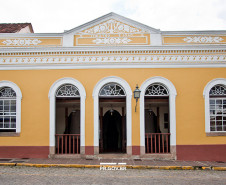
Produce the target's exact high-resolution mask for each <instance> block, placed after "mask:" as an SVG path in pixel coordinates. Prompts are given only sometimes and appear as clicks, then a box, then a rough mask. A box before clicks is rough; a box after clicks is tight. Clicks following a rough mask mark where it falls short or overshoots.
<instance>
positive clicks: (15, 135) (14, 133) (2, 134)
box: [0, 132, 20, 137]
mask: <svg viewBox="0 0 226 185" xmlns="http://www.w3.org/2000/svg"><path fill="white" fill-rule="evenodd" d="M19 136H20V133H16V132H0V137H19Z"/></svg>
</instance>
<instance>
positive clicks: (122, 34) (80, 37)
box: [74, 19, 150, 46]
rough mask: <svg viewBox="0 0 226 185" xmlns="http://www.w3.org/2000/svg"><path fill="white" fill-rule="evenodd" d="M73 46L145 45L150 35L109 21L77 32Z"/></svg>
mask: <svg viewBox="0 0 226 185" xmlns="http://www.w3.org/2000/svg"><path fill="white" fill-rule="evenodd" d="M74 37H75V39H74V40H75V41H74V45H75V46H76V45H147V44H150V34H149V33H148V32H146V31H144V30H142V29H140V28H136V27H134V26H131V25H128V24H125V23H122V22H120V21H117V20H115V19H110V20H108V21H105V22H103V23H101V24H98V25H95V26H93V27H91V28H89V29H86V30H84V31H81V32H79V33H78V34H77V35H75V36H74Z"/></svg>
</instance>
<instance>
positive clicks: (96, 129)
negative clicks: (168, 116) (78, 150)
mask: <svg viewBox="0 0 226 185" xmlns="http://www.w3.org/2000/svg"><path fill="white" fill-rule="evenodd" d="M111 82H113V83H117V84H119V85H121V86H122V87H123V88H124V90H125V92H126V130H127V131H126V134H127V138H126V139H127V141H126V143H127V148H128V147H130V146H132V113H131V98H132V90H131V88H130V85H129V84H128V83H127V82H126V81H125V80H124V79H122V78H120V77H117V76H109V77H105V78H103V79H101V80H100V81H99V82H98V83H97V84H96V86H95V87H94V90H93V99H94V147H95V146H97V147H99V92H100V89H101V88H102V87H103V86H104V85H105V84H107V83H111ZM127 152H128V150H127Z"/></svg>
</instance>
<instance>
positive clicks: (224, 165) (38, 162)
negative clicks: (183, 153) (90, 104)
mask: <svg viewBox="0 0 226 185" xmlns="http://www.w3.org/2000/svg"><path fill="white" fill-rule="evenodd" d="M100 163H117V164H118V163H126V165H125V166H126V168H129V169H166V170H169V169H171V170H222V171H226V162H208V161H175V160H147V159H81V158H79V159H77V158H75V159H74V158H73V159H62V158H51V159H0V166H33V167H74V168H100Z"/></svg>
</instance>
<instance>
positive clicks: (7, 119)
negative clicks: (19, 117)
mask: <svg viewBox="0 0 226 185" xmlns="http://www.w3.org/2000/svg"><path fill="white" fill-rule="evenodd" d="M16 111H17V110H16V92H15V91H14V90H13V89H12V88H11V87H2V88H1V89H0V131H1V132H16Z"/></svg>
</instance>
